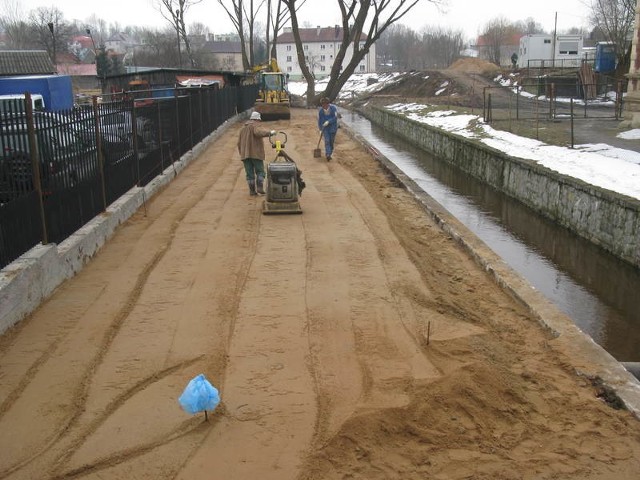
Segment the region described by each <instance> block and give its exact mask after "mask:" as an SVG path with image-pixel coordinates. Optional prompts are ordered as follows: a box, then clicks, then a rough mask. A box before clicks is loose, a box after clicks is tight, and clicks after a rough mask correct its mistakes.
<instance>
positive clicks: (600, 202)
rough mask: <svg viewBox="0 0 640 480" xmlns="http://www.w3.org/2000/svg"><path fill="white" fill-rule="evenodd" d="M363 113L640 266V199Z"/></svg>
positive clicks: (420, 126)
mask: <svg viewBox="0 0 640 480" xmlns="http://www.w3.org/2000/svg"><path fill="white" fill-rule="evenodd" d="M358 113H360V114H361V115H363V116H365V117H366V118H367V119H369V121H371V122H372V123H374V124H376V125H378V126H380V127H382V128H384V129H385V130H387V131H390V132H392V133H394V134H396V135H398V136H400V137H401V138H403V139H405V140H407V141H409V142H410V143H412V144H413V145H415V146H417V147H419V148H421V149H423V150H425V151H426V152H428V153H429V154H431V155H433V156H435V157H437V158H439V159H441V160H443V161H445V162H447V163H450V164H452V165H454V166H455V167H456V168H459V169H460V170H462V171H464V172H466V173H468V174H469V175H471V176H473V177H474V178H476V179H478V180H480V181H482V182H484V183H487V184H489V185H490V186H491V187H493V188H495V189H497V190H499V191H501V192H503V193H504V194H506V195H508V196H510V197H511V198H514V199H516V200H518V201H520V202H521V203H523V204H525V205H526V206H528V207H529V208H531V209H533V210H534V211H536V212H537V213H539V214H540V215H543V216H545V217H547V218H549V219H550V220H552V221H554V222H556V223H558V224H560V225H562V226H564V227H565V228H567V229H569V230H570V231H572V232H573V233H575V234H577V235H579V236H580V237H583V238H585V239H587V240H589V241H590V242H592V243H594V244H596V245H598V246H600V247H601V248H603V249H604V250H606V251H608V252H609V253H611V254H613V255H615V256H616V257H618V258H620V259H621V260H623V261H625V262H627V263H630V264H631V265H634V266H635V267H637V268H640V200H637V199H634V198H631V197H627V196H625V195H621V194H619V193H616V192H612V191H610V190H606V189H603V188H600V187H597V186H594V185H590V184H588V183H586V182H583V181H582V180H580V179H576V178H573V177H568V176H566V175H562V174H560V173H558V172H556V171H554V170H551V169H549V168H547V167H544V166H542V165H540V164H538V163H537V162H534V161H531V160H526V159H522V158H517V157H512V156H510V155H508V154H506V153H504V152H501V151H499V150H496V149H494V148H491V147H489V146H487V145H484V144H482V143H481V142H479V141H477V140H474V139H470V138H466V137H461V136H458V135H456V134H454V133H451V132H447V131H445V130H441V129H438V128H435V127H432V126H430V125H426V124H424V123H421V122H417V121H415V120H412V119H410V118H407V117H406V116H404V115H401V114H399V113H396V112H392V111H389V110H386V109H384V108H380V107H369V106H365V107H362V108H360V109H358Z"/></svg>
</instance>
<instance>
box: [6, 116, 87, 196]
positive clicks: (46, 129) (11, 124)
mask: <svg viewBox="0 0 640 480" xmlns="http://www.w3.org/2000/svg"><path fill="white" fill-rule="evenodd" d="M38 113H39V114H38V115H35V114H34V131H35V136H36V141H37V146H38V157H39V170H40V179H41V186H42V189H43V193H44V194H47V193H50V191H51V190H52V189H53V188H55V187H64V186H71V185H74V184H75V183H77V182H78V181H79V180H80V179H81V178H82V176H83V175H89V174H90V172H91V170H94V165H95V153H96V151H95V146H93V145H91V143H90V142H88V141H87V140H86V138H83V136H82V135H80V134H79V133H78V132H77V131H75V130H74V128H73V126H72V125H71V124H68V123H67V122H66V121H65V119H64V118H63V117H62V116H60V115H57V114H50V113H49V114H45V112H38ZM0 146H1V148H2V153H1V156H0V201H3V202H6V201H9V200H12V199H13V198H16V197H18V196H21V195H24V194H25V193H27V192H29V191H31V190H33V189H34V182H33V168H32V164H31V148H30V145H29V135H28V127H27V120H26V116H24V115H4V116H2V117H0Z"/></svg>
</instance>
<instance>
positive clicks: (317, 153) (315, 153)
mask: <svg viewBox="0 0 640 480" xmlns="http://www.w3.org/2000/svg"><path fill="white" fill-rule="evenodd" d="M323 133H324V127H323V128H322V130H320V138H319V139H318V146H317V147H316V148H315V149H314V150H313V158H320V157H321V156H322V152H321V151H320V140H322V134H323Z"/></svg>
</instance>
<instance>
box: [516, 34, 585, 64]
mask: <svg viewBox="0 0 640 480" xmlns="http://www.w3.org/2000/svg"><path fill="white" fill-rule="evenodd" d="M583 44H584V41H583V38H582V35H556V36H555V39H554V37H553V35H548V34H527V35H523V36H522V37H520V48H519V51H518V67H519V68H545V67H546V68H551V67H555V68H562V67H569V68H578V67H580V63H581V60H582V48H583Z"/></svg>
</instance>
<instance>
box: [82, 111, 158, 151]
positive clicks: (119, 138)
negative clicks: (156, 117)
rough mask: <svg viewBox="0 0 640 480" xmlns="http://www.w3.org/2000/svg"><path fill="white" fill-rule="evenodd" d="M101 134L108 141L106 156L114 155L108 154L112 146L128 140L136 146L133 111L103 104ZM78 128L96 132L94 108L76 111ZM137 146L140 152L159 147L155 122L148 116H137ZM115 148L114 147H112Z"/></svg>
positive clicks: (100, 123)
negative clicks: (132, 118)
mask: <svg viewBox="0 0 640 480" xmlns="http://www.w3.org/2000/svg"><path fill="white" fill-rule="evenodd" d="M99 116H100V118H99V120H100V121H99V125H100V135H101V137H103V139H104V140H105V142H106V146H105V150H104V151H105V158H107V157H110V156H113V155H109V154H108V150H109V148H110V147H116V146H121V145H122V144H123V143H125V142H127V143H128V144H129V145H130V147H131V148H134V138H133V127H132V125H133V122H132V120H131V112H130V111H127V110H120V109H118V108H117V107H115V108H109V107H108V106H103V108H101V109H100V110H99ZM75 119H76V122H77V125H78V128H81V129H83V130H85V131H87V132H95V114H94V112H93V109H83V110H78V111H76V112H75ZM135 140H136V142H135V146H136V147H137V149H138V153H139V154H143V153H145V152H149V151H151V150H154V149H157V148H159V142H158V135H157V131H156V128H155V126H154V123H153V122H152V121H151V120H150V119H149V118H147V117H144V116H137V117H136V138H135ZM112 150H113V148H112Z"/></svg>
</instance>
